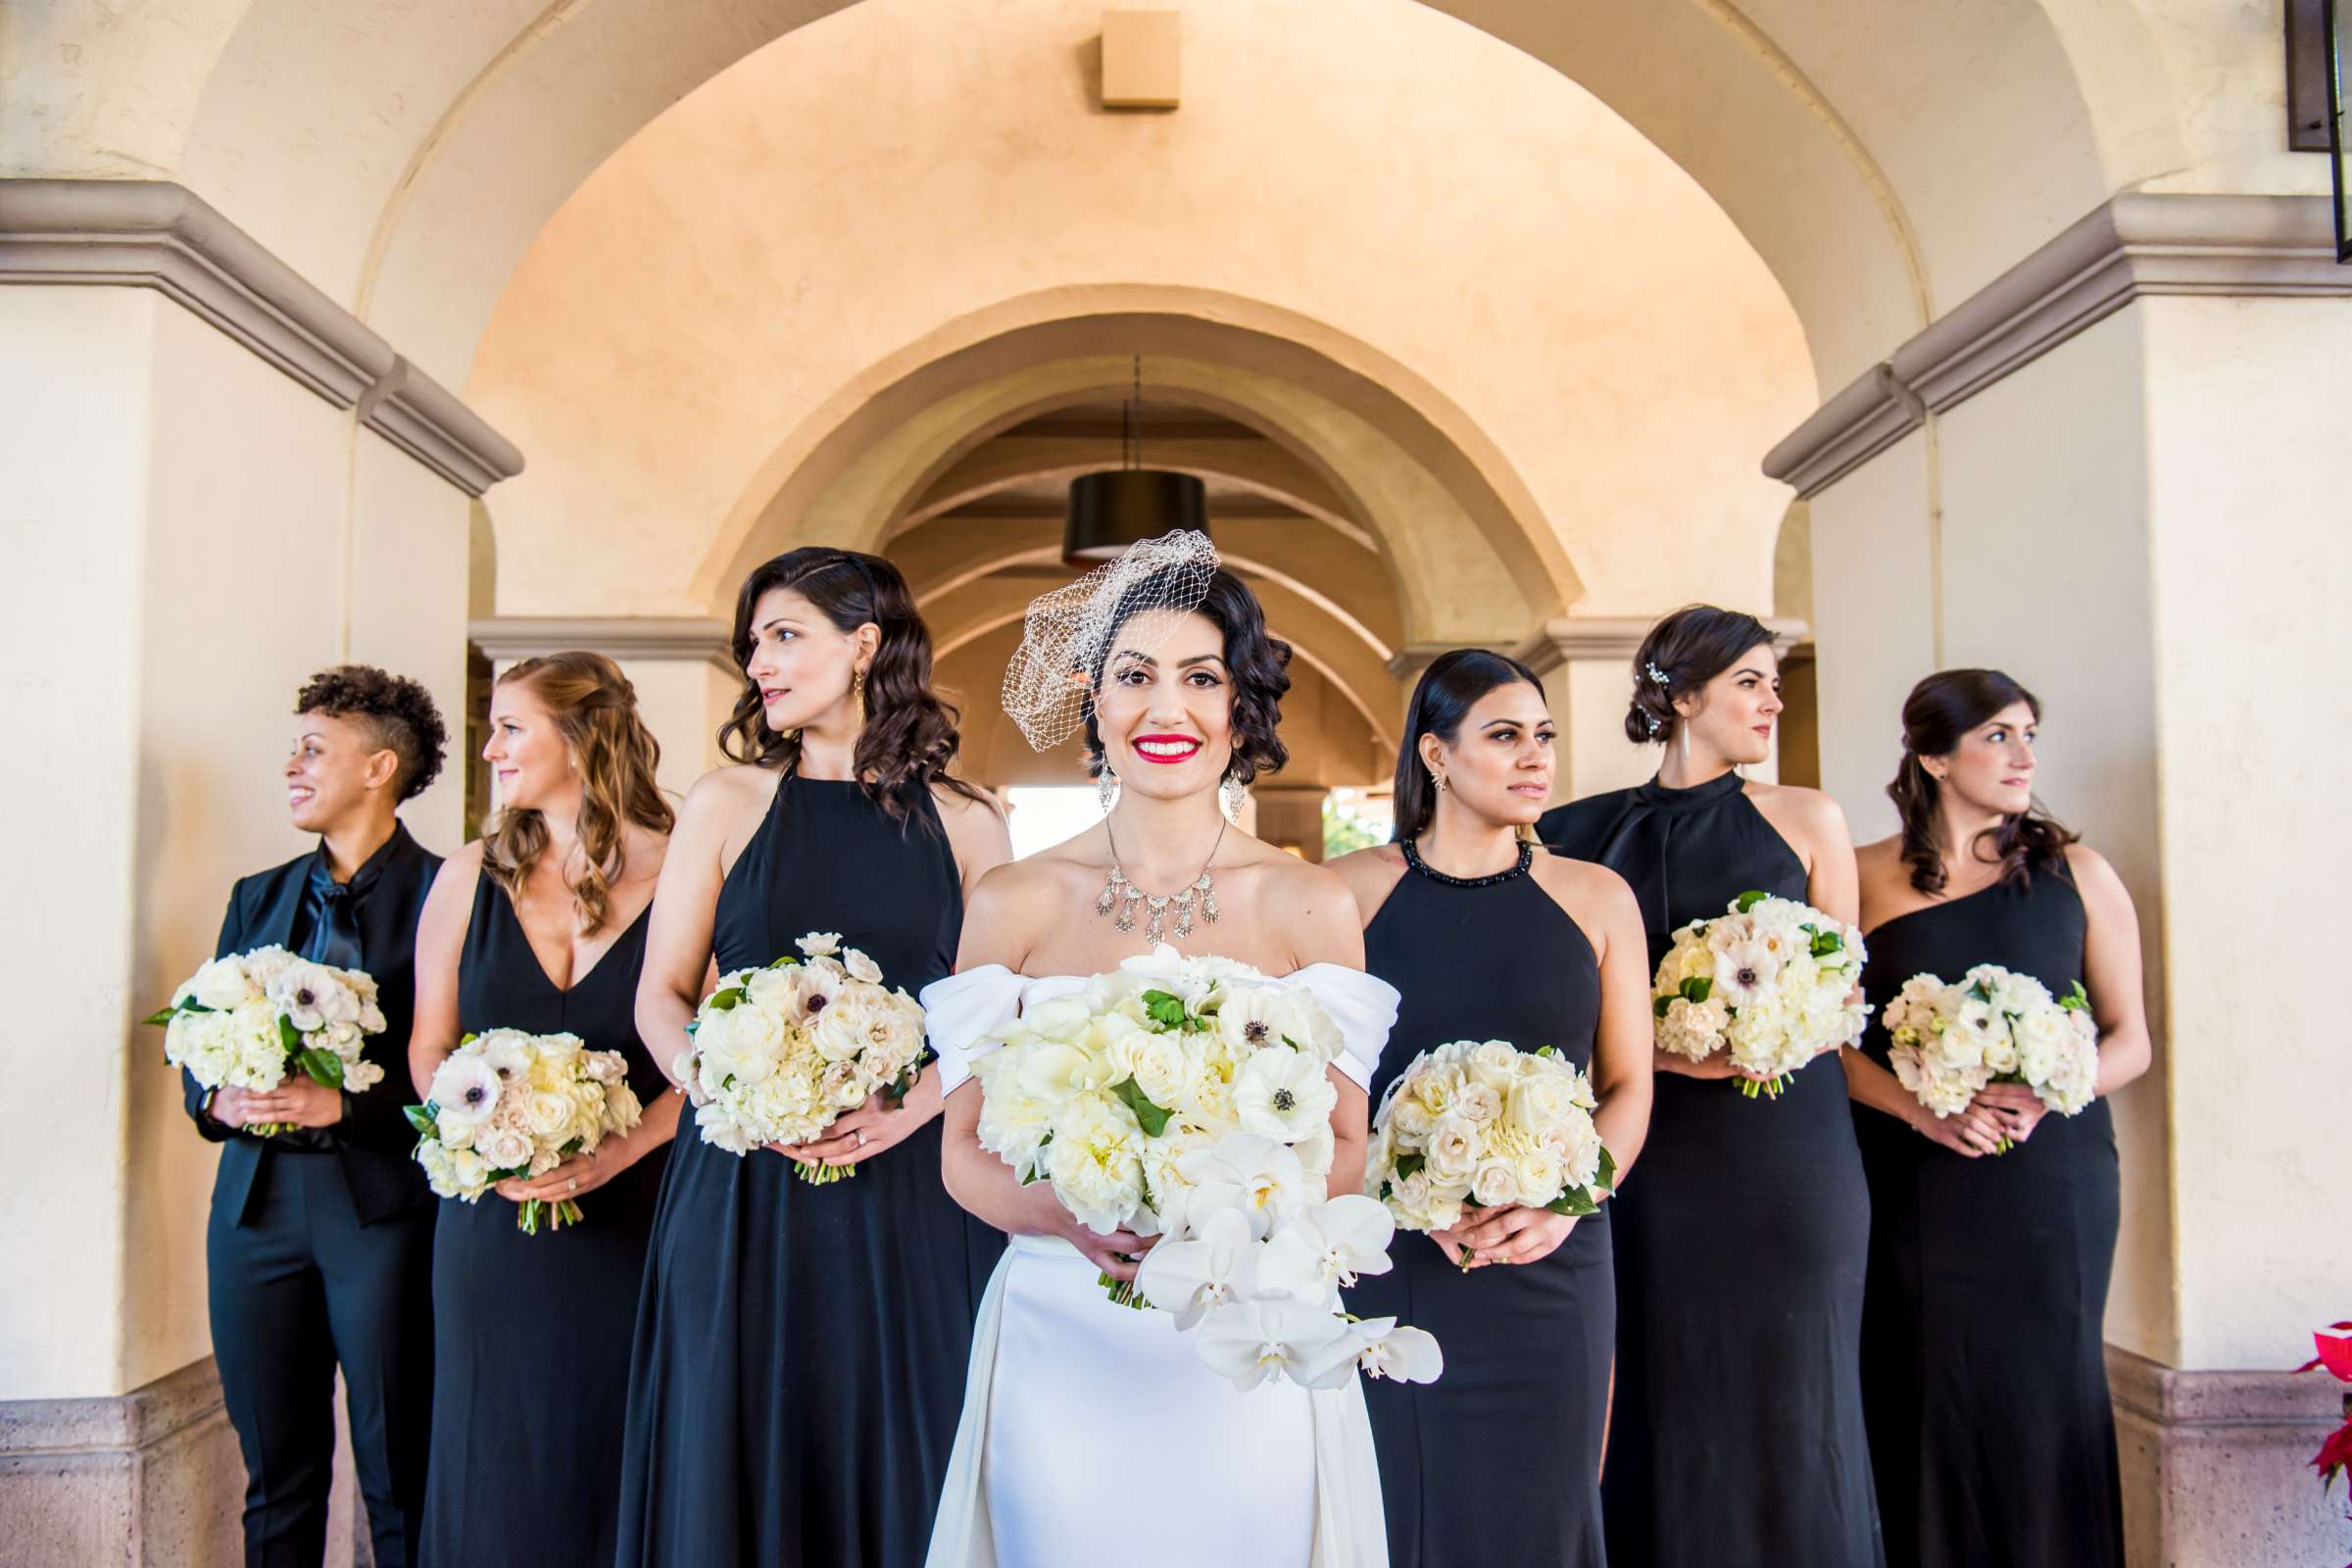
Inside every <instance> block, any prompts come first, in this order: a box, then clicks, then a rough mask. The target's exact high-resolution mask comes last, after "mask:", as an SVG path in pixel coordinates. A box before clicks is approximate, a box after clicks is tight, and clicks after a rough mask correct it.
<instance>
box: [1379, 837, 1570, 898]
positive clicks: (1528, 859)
mask: <svg viewBox="0 0 2352 1568" xmlns="http://www.w3.org/2000/svg"><path fill="white" fill-rule="evenodd" d="M1398 848H1400V849H1402V850H1403V851H1404V863H1405V864H1406V865H1409V866H1411V867H1412V868H1413V869H1414V870H1416V871H1418V872H1420V873H1421V874H1422V875H1423V876H1425V877H1427V878H1429V879H1430V880H1431V881H1432V882H1436V883H1440V884H1442V885H1444V886H1446V887H1449V888H1491V887H1493V886H1494V885H1495V883H1497V882H1514V881H1517V880H1518V879H1519V878H1520V877H1523V876H1525V875H1527V868H1528V867H1529V866H1531V865H1533V864H1535V863H1536V847H1535V846H1534V845H1533V844H1529V843H1526V842H1524V841H1522V842H1521V844H1520V846H1519V863H1518V864H1517V865H1514V866H1512V867H1511V868H1510V869H1509V870H1508V871H1497V872H1495V874H1494V875H1493V876H1447V875H1446V873H1445V872H1443V871H1440V870H1437V869H1436V868H1434V867H1433V866H1431V865H1430V863H1429V862H1428V861H1427V860H1424V859H1423V858H1421V852H1420V851H1419V850H1416V849H1414V848H1413V841H1412V840H1411V839H1401V840H1399V841H1398Z"/></svg>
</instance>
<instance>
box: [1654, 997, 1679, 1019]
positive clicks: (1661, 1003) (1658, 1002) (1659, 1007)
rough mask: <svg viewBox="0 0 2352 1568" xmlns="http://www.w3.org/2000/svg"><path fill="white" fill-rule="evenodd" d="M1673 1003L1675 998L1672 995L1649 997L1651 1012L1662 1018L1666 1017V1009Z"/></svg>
mask: <svg viewBox="0 0 2352 1568" xmlns="http://www.w3.org/2000/svg"><path fill="white" fill-rule="evenodd" d="M1673 1005H1674V999H1673V998H1672V997H1652V998H1650V999H1649V1010H1650V1012H1651V1013H1652V1014H1654V1015H1655V1016H1657V1017H1660V1018H1663V1017H1665V1016H1666V1009H1667V1008H1668V1007H1671V1006H1673Z"/></svg>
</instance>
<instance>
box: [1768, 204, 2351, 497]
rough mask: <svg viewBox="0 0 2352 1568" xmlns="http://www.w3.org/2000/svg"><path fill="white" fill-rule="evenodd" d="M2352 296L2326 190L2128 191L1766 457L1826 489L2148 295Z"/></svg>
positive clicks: (1807, 487) (1850, 389)
mask: <svg viewBox="0 0 2352 1568" xmlns="http://www.w3.org/2000/svg"><path fill="white" fill-rule="evenodd" d="M2179 294H2202V295H2217V296H2225V297H2231V298H2305V299H2322V298H2342V297H2347V296H2352V267H2344V266H2338V265H2337V263H2336V260H2335V234H2334V228H2333V225H2332V222H2331V221H2330V219H2329V217H2328V214H2327V200H2326V199H2325V198H2323V197H2318V196H2197V195H2179V196H2163V195H2151V194H2148V193H2145V192H2139V191H2126V192H2124V193H2123V194H2121V195H2119V196H2116V197H2114V198H2113V199H2112V200H2110V201H2108V202H2106V203H2105V204H2103V205H2102V206H2100V207H2098V208H2097V209H2096V210H2094V211H2093V212H2091V213H2090V214H2089V215H2088V216H2086V217H2084V218H2082V220H2081V221H2078V222H2076V223H2075V224H2073V225H2072V226H2071V227H2069V228H2067V229H2066V230H2065V231H2064V232H2062V233H2061V234H2059V235H2058V236H2057V237H2056V238H2055V239H2052V240H2051V241H2050V242H2049V243H2048V244H2046V245H2044V246H2042V247H2041V249H2039V250H2037V251H2035V252H2034V254H2032V255H2031V256H2028V257H2027V258H2026V259H2025V260H2024V261H2022V262H2020V263H2018V264H2017V265H2016V266H2015V267H2012V268H2011V269H2010V270H2008V271H2006V272H2004V273H2002V274H2001V275H2000V276H1999V277H1996V278H1994V279H1993V280H1992V281H1991V282H1990V283H1987V284H1986V285H1985V287H1984V288H1982V289H1980V290H1978V291H1977V292H1976V293H1975V294H1973V295H1971V296H1970V297H1969V298H1968V299H1966V300H1964V301H1962V302H1961V303H1960V304H1959V305H1957V306H1955V307H1953V309H1952V310H1951V311H1950V312H1949V313H1948V314H1946V315H1945V316H1943V317H1942V318H1941V319H1937V320H1936V321H1934V322H1932V323H1931V324H1929V325H1928V326H1927V327H1926V328H1925V329H1924V330H1922V331H1921V332H1920V333H1919V334H1918V335H1917V336H1916V337H1914V338H1912V339H1911V340H1910V341H1909V342H1907V343H1905V344H1904V345H1903V346H1902V347H1900V348H1898V349H1896V350H1895V351H1894V353H1893V355H1892V356H1890V357H1889V358H1888V359H1887V362H1886V363H1885V364H1884V365H1880V366H1877V367H1875V368H1873V369H1872V370H1871V371H1870V372H1869V373H1868V374H1866V375H1863V376H1861V377H1860V378H1858V379H1857V380H1855V381H1854V382H1852V383H1851V384H1850V385H1848V386H1846V387H1844V388H1842V389H1841V390H1839V391H1838V393H1837V394H1836V395H1835V396H1833V397H1831V398H1830V399H1829V400H1828V401H1827V402H1825V403H1823V404H1822V406H1821V408H1820V409H1819V410H1817V411H1816V412H1815V413H1814V415H1813V416H1812V417H1810V418H1808V419H1806V420H1805V422H1804V423H1802V424H1800V425H1798V426H1797V427H1796V429H1795V430H1794V431H1792V432H1790V433H1789V436H1788V437H1787V438H1786V439H1784V440H1783V441H1782V442H1781V443H1780V445H1778V446H1776V447H1774V448H1773V449H1772V450H1771V451H1770V452H1769V453H1767V454H1765V458H1764V471H1765V473H1766V474H1768V475H1769V476H1771V477H1772V478H1775V479H1781V480H1785V481H1787V482H1788V483H1789V484H1791V485H1793V486H1795V487H1796V492H1797V494H1798V495H1800V496H1811V495H1817V494H1819V493H1820V492H1821V491H1823V490H1826V489H1828V488H1829V487H1830V486H1831V485H1833V484H1836V483H1837V482H1838V480H1839V479H1841V478H1843V477H1845V475H1847V474H1848V473H1851V472H1852V471H1853V470H1854V469H1856V468H1858V467H1860V466H1862V465H1863V464H1865V463H1867V462H1869V461H1870V460H1871V459H1872V458H1874V457H1877V456H1878V455H1879V454H1880V453H1882V452H1884V451H1886V450H1887V448H1888V447H1890V446H1892V445H1894V444H1895V443H1896V442H1897V441H1900V440H1901V439H1902V438H1903V437H1904V436H1906V435H1909V434H1910V433H1911V432H1912V431H1913V430H1916V429H1918V428H1919V427H1920V425H1921V424H1923V423H1924V422H1925V421H1926V417H1927V416H1928V415H1929V414H1931V413H1935V414H1941V413H1943V412H1944V411H1945V410H1947V409H1950V408H1953V407H1955V406H1957V405H1958V404H1961V403H1964V402H1966V401H1967V400H1968V399H1970V398H1972V397H1974V396H1976V395H1977V394H1978V393H1979V392H1982V391H1984V390H1985V388H1986V387H1988V386H1991V385H1992V384H1994V383H1995V382H1997V381H1999V380H2001V379H2003V378H2004V377H2006V376H2008V375H2011V374H2013V373H2014V372H2016V371H2017V370H2019V369H2021V368H2024V367H2025V366H2028V365H2031V364H2032V363H2033V362H2034V361H2035V360H2037V359H2039V358H2041V356H2043V355H2044V354H2047V353H2049V352H2050V351H2051V350H2052V349H2054V348H2056V347H2058V345H2060V344H2061V343H2064V342H2065V341H2066V340H2067V339H2069V338H2071V337H2073V336H2074V335H2075V334H2077V333H2078V332H2081V331H2082V330H2083V329H2084V328H2086V327H2089V326H2091V325H2092V324H2094V323H2096V322H2098V321H2101V320H2104V319H2106V318H2108V317H2110V316H2112V315H2114V314H2115V313H2116V312H2117V311H2120V310H2122V309H2123V308H2124V307H2125V306H2127V305H2129V304H2131V302H2132V301H2133V300H2135V299H2139V298H2142V297H2143V296H2150V295H2179Z"/></svg>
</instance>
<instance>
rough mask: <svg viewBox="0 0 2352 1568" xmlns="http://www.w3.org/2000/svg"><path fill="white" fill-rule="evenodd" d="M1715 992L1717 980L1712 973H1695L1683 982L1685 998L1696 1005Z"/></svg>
mask: <svg viewBox="0 0 2352 1568" xmlns="http://www.w3.org/2000/svg"><path fill="white" fill-rule="evenodd" d="M1714 994H1715V980H1714V977H1713V976H1712V975H1703V974H1694V975H1692V976H1691V978H1690V979H1688V980H1686V981H1684V982H1683V1000H1684V1001H1685V1002H1688V1003H1690V1004H1691V1005H1692V1006H1694V1007H1695V1006H1697V1005H1699V1004H1700V1003H1702V1002H1704V1001H1706V1000H1707V998H1709V997H1711V996H1713V995H1714Z"/></svg>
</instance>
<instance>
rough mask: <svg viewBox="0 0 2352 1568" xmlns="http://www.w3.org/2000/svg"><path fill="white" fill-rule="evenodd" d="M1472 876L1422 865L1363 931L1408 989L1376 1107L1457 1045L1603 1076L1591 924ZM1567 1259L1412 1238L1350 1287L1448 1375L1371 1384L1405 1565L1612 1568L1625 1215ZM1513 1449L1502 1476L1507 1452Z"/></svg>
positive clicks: (1503, 881)
mask: <svg viewBox="0 0 2352 1568" xmlns="http://www.w3.org/2000/svg"><path fill="white" fill-rule="evenodd" d="M1530 855H1532V850H1531V851H1530V852H1528V853H1526V854H1522V855H1521V857H1520V860H1519V864H1518V867H1517V868H1516V869H1514V870H1511V871H1507V872H1505V873H1503V874H1502V875H1500V876H1495V877H1479V878H1471V879H1467V880H1465V879H1459V878H1454V877H1448V876H1446V875H1444V874H1443V873H1441V872H1437V871H1433V870H1431V869H1430V868H1429V867H1428V866H1426V865H1424V864H1422V863H1421V862H1420V859H1419V857H1417V856H1414V857H1412V858H1410V859H1409V860H1408V866H1409V869H1407V871H1406V872H1405V875H1404V878H1403V880H1402V881H1400V882H1398V883H1397V887H1396V890H1395V891H1394V892H1392V893H1391V894H1390V895H1389V897H1388V902H1387V903H1385V904H1383V905H1382V906H1381V907H1380V910H1379V912H1378V913H1376V914H1375V915H1374V916H1373V917H1372V923H1371V924H1370V925H1368V926H1367V927H1365V929H1364V967H1365V969H1366V970H1367V971H1368V972H1370V973H1372V974H1374V975H1377V976H1378V977H1380V978H1381V979H1383V980H1386V981H1388V982H1389V984H1391V985H1393V986H1395V987H1396V988H1397V991H1398V992H1400V993H1401V994H1402V997H1403V1001H1402V1003H1401V1005H1400V1006H1399V1008H1398V1010H1397V1027H1396V1028H1395V1029H1393V1030H1391V1031H1390V1033H1389V1043H1388V1048H1387V1050H1386V1051H1384V1052H1383V1053H1382V1054H1381V1058H1380V1070H1379V1071H1378V1072H1377V1073H1376V1074H1375V1075H1374V1077H1373V1080H1372V1103H1373V1104H1374V1105H1375V1106H1377V1105H1378V1104H1379V1103H1380V1099H1381V1097H1382V1096H1383V1095H1384V1094H1386V1093H1387V1092H1388V1087H1389V1085H1390V1084H1392V1083H1394V1082H1395V1081H1396V1079H1397V1076H1398V1075H1399V1074H1401V1073H1402V1072H1403V1071H1404V1069H1405V1067H1406V1066H1408V1065H1409V1064H1410V1063H1411V1062H1412V1059H1413V1058H1414V1057H1415V1056H1417V1055H1419V1054H1421V1053H1422V1052H1424V1051H1427V1050H1429V1049H1430V1048H1431V1047H1433V1046H1442V1045H1446V1044H1447V1043H1448V1042H1451V1041H1455V1040H1465V1039H1467V1040H1508V1041H1509V1042H1510V1043H1511V1044H1512V1045H1514V1046H1517V1047H1519V1048H1520V1049H1521V1050H1523V1051H1534V1050H1537V1049H1539V1048H1541V1047H1544V1046H1550V1047H1552V1048H1553V1049H1554V1050H1556V1051H1557V1052H1558V1053H1559V1054H1561V1055H1563V1056H1565V1057H1567V1058H1568V1059H1569V1060H1571V1061H1573V1062H1575V1063H1576V1064H1577V1065H1578V1066H1579V1067H1582V1068H1584V1069H1585V1070H1586V1071H1588V1072H1589V1071H1591V1070H1592V1065H1593V1031H1594V1029H1595V1028H1596V1027H1597V1025H1598V1023H1599V1020H1600V966H1599V963H1598V961H1597V959H1596V958H1595V957H1594V956H1593V944H1592V942H1591V941H1590V940H1589V939H1587V937H1586V936H1585V933H1584V930H1583V928H1582V927H1580V926H1579V925H1578V924H1577V923H1576V921H1575V920H1574V919H1573V918H1572V917H1571V916H1570V915H1569V913H1568V911H1567V910H1565V909H1563V908H1561V907H1560V906H1559V904H1558V903H1557V902H1556V901H1554V900H1553V898H1552V897H1551V895H1550V894H1548V893H1546V892H1544V889H1543V888H1542V887H1541V886H1539V885H1538V884H1537V882H1536V879H1535V877H1534V876H1533V874H1531V871H1530V866H1529V858H1530ZM1613 1206H1614V1205H1613V1204H1604V1205H1603V1206H1602V1209H1601V1211H1600V1212H1599V1213H1598V1214H1593V1215H1590V1216H1588V1217H1586V1218H1584V1219H1581V1220H1579V1221H1577V1225H1576V1229H1575V1230H1574V1231H1572V1232H1570V1233H1569V1236H1568V1239H1567V1240H1566V1241H1565V1242H1563V1243H1561V1244H1560V1247H1559V1249H1558V1250H1556V1251H1554V1252H1552V1253H1551V1255H1550V1256H1548V1257H1545V1258H1543V1259H1542V1260H1540V1261H1538V1262H1535V1263H1532V1264H1524V1265H1516V1266H1512V1267H1508V1268H1482V1269H1478V1270H1475V1271H1473V1272H1469V1273H1465V1272H1463V1271H1462V1270H1461V1269H1460V1268H1458V1267H1456V1266H1455V1265H1454V1263H1453V1261H1452V1260H1451V1259H1450V1258H1449V1257H1447V1256H1446V1253H1445V1251H1444V1250H1443V1249H1441V1248H1440V1247H1439V1246H1438V1245H1437V1244H1435V1243H1433V1242H1431V1241H1430V1240H1429V1238H1428V1237H1426V1236H1417V1235H1406V1234H1399V1235H1398V1236H1397V1239H1396V1241H1395V1242H1394V1243H1392V1244H1391V1245H1390V1248H1389V1255H1390V1256H1391V1257H1392V1258H1393V1259H1394V1260H1395V1263H1396V1266H1395V1267H1394V1268H1392V1269H1391V1270H1390V1271H1389V1272H1388V1273H1387V1274H1382V1275H1374V1276H1370V1277H1367V1278H1365V1279H1363V1280H1362V1281H1360V1282H1359V1283H1358V1284H1357V1285H1356V1287H1355V1288H1354V1289H1353V1290H1352V1291H1350V1292H1348V1310H1349V1311H1351V1312H1354V1313H1356V1314H1357V1315H1358V1316H1361V1317H1388V1316H1395V1317H1398V1318H1401V1319H1402V1320H1403V1321H1405V1322H1407V1323H1410V1324H1412V1325H1413V1326H1414V1327H1416V1328H1423V1329H1427V1330H1428V1331H1429V1332H1431V1333H1432V1334H1435V1335H1436V1336H1437V1337H1438V1342H1439V1344H1441V1345H1442V1346H1444V1347H1445V1350H1446V1375H1445V1376H1444V1377H1442V1378H1440V1379H1439V1380H1438V1381H1437V1382H1436V1383H1433V1384H1428V1385H1416V1384H1410V1383H1395V1382H1388V1381H1371V1382H1367V1383H1366V1384H1365V1385H1364V1402H1365V1405H1366V1407H1367V1408H1368V1409H1369V1411H1370V1413H1371V1417H1372V1439H1373V1446H1374V1447H1375V1449H1376V1450H1377V1451H1378V1453H1379V1457H1380V1490H1381V1499H1382V1502H1383V1504H1384V1506H1385V1508H1386V1510H1387V1513H1388V1527H1389V1561H1390V1562H1391V1563H1393V1564H1395V1565H1396V1568H1445V1565H1447V1564H1470V1563H1544V1564H1549V1565H1553V1568H1600V1565H1601V1564H1602V1563H1603V1561H1604V1560H1605V1558H1604V1554H1603V1552H1602V1549H1601V1531H1600V1493H1599V1485H1598V1483H1599V1472H1600V1443H1601V1426H1602V1422H1603V1420H1604V1419H1605V1416H1606V1413H1607V1405H1608V1389H1609V1355H1610V1350H1611V1333H1612V1330H1613V1327H1614V1320H1615V1316H1616V1292H1615V1288H1614V1285H1613V1283H1612V1281H1611V1279H1610V1273H1609V1232H1610V1225H1609V1223H1608V1217H1609V1208H1611V1207H1613ZM1498 1442H1499V1443H1501V1445H1502V1449H1501V1450H1499V1451H1507V1453H1508V1455H1509V1459H1508V1462H1507V1463H1502V1464H1498V1463H1497V1462H1496V1460H1495V1454H1496V1452H1497V1451H1498V1449H1497V1446H1496V1445H1497V1443H1498Z"/></svg>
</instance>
